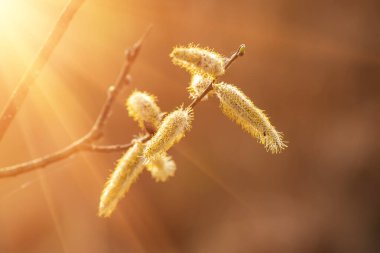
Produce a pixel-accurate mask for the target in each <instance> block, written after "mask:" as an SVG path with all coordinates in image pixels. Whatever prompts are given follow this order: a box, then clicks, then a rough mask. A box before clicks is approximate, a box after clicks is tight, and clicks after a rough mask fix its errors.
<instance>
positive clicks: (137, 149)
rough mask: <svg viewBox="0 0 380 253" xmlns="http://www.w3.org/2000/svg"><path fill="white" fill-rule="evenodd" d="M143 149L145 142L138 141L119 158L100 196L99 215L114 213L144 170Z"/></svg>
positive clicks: (107, 215) (105, 215)
mask: <svg viewBox="0 0 380 253" xmlns="http://www.w3.org/2000/svg"><path fill="white" fill-rule="evenodd" d="M143 150H144V144H143V143H141V142H140V141H136V142H135V144H134V145H133V146H132V147H131V148H130V149H128V151H127V152H126V153H125V154H124V155H123V156H122V158H121V159H120V160H119V162H118V164H117V166H116V168H115V170H114V171H113V173H112V174H111V176H110V178H109V180H108V182H107V183H106V185H105V187H104V189H103V192H102V195H101V197H100V203H99V211H98V215H99V216H103V217H109V216H110V215H111V214H112V212H113V211H114V210H115V208H116V206H117V204H118V202H119V201H120V199H121V198H123V196H124V195H125V193H126V192H128V190H129V188H130V186H131V185H132V183H133V182H134V181H135V180H136V179H137V177H138V176H139V174H140V173H141V172H142V171H143V169H144V159H143V157H142V153H143Z"/></svg>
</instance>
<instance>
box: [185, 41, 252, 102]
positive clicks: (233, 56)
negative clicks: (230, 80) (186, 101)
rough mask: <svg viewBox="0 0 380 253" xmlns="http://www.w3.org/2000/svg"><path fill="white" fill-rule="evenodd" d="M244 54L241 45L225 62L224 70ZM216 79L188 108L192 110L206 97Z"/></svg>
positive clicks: (243, 46)
mask: <svg viewBox="0 0 380 253" xmlns="http://www.w3.org/2000/svg"><path fill="white" fill-rule="evenodd" d="M244 52H245V45H244V44H241V45H240V47H239V48H238V49H237V50H236V51H235V53H234V54H233V55H231V57H230V58H229V59H228V60H227V61H226V63H225V65H224V68H225V69H228V68H229V67H230V66H231V64H232V63H233V62H234V61H235V60H236V59H237V58H238V57H239V56H243V55H244ZM215 81H216V79H214V80H212V82H210V84H209V85H208V86H207V87H206V89H205V90H204V91H203V92H202V93H201V94H200V95H199V96H198V97H196V98H195V99H194V100H193V101H192V102H191V104H190V105H189V106H188V107H189V108H194V107H195V106H196V105H197V104H198V103H199V102H200V101H201V100H202V98H203V97H204V96H206V95H207V94H208V93H209V92H210V91H211V90H212V85H213V84H214V83H215Z"/></svg>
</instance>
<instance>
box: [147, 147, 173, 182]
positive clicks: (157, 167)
mask: <svg viewBox="0 0 380 253" xmlns="http://www.w3.org/2000/svg"><path fill="white" fill-rule="evenodd" d="M146 168H147V170H148V171H149V172H150V173H151V175H152V177H153V178H154V179H155V180H156V182H165V181H166V180H167V179H168V178H169V177H172V176H174V173H175V171H176V169H177V167H176V164H175V162H174V161H173V159H172V158H171V157H170V156H168V155H166V154H163V155H162V156H159V157H157V158H156V159H154V160H153V161H151V162H149V163H148V164H147V165H146Z"/></svg>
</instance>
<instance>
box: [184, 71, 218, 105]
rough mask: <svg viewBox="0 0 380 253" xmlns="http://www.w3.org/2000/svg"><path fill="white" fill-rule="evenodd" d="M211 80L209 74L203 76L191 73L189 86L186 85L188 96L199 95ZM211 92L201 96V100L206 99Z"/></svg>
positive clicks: (194, 96) (194, 97)
mask: <svg viewBox="0 0 380 253" xmlns="http://www.w3.org/2000/svg"><path fill="white" fill-rule="evenodd" d="M212 81H213V79H212V78H210V77H209V76H203V75H201V74H194V75H192V76H191V81H190V85H189V87H187V90H188V92H189V95H190V98H191V99H196V98H197V97H199V96H200V95H201V94H202V93H203V91H204V90H205V89H206V88H207V86H208V85H209V84H210V83H211V82H212ZM212 94H213V92H212V91H210V92H209V93H208V94H207V95H206V96H204V97H203V98H202V101H205V100H207V99H208V97H209V96H210V95H212Z"/></svg>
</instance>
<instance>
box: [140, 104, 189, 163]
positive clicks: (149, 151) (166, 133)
mask: <svg viewBox="0 0 380 253" xmlns="http://www.w3.org/2000/svg"><path fill="white" fill-rule="evenodd" d="M192 120H193V110H192V109H191V108H178V109H177V110H175V111H173V112H171V113H170V114H169V115H168V116H166V117H165V118H164V120H163V121H162V123H161V125H160V127H159V128H158V130H157V132H156V133H155V135H154V136H153V137H152V138H151V139H150V140H149V141H148V142H147V143H146V146H145V150H144V157H145V158H146V159H147V160H148V161H152V160H154V159H156V158H157V157H159V156H160V155H162V154H163V153H164V152H166V151H167V150H168V149H169V148H171V147H172V146H173V145H174V144H175V143H177V142H178V141H180V140H181V139H182V137H184V136H185V132H186V131H188V130H189V129H190V127H191V122H192Z"/></svg>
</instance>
